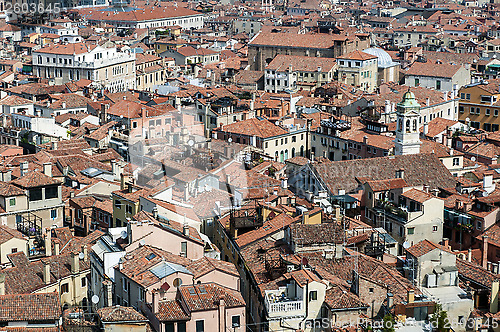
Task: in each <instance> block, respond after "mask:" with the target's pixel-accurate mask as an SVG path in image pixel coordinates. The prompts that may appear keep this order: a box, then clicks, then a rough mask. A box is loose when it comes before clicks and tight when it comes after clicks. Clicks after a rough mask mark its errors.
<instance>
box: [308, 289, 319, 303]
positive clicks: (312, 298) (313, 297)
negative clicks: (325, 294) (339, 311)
mask: <svg viewBox="0 0 500 332" xmlns="http://www.w3.org/2000/svg"><path fill="white" fill-rule="evenodd" d="M317 299H318V291H310V292H309V301H316V300H317Z"/></svg>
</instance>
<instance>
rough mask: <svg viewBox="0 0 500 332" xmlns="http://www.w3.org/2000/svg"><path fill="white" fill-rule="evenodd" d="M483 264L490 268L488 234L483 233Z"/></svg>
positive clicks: (484, 266)
mask: <svg viewBox="0 0 500 332" xmlns="http://www.w3.org/2000/svg"><path fill="white" fill-rule="evenodd" d="M482 258H483V259H482V262H481V265H482V266H483V268H485V269H486V268H488V236H487V235H483V257H482Z"/></svg>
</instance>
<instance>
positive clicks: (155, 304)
mask: <svg viewBox="0 0 500 332" xmlns="http://www.w3.org/2000/svg"><path fill="white" fill-rule="evenodd" d="M159 302H160V294H159V292H158V291H156V290H153V303H152V308H151V309H152V310H153V313H154V314H155V313H157V312H158V309H159V308H158V307H159Z"/></svg>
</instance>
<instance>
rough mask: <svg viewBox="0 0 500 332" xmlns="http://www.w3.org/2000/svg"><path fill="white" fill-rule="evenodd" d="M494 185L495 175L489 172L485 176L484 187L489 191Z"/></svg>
mask: <svg viewBox="0 0 500 332" xmlns="http://www.w3.org/2000/svg"><path fill="white" fill-rule="evenodd" d="M492 186H493V175H491V174H488V175H484V177H483V189H484V190H486V191H488V189H490V188H491V187H492Z"/></svg>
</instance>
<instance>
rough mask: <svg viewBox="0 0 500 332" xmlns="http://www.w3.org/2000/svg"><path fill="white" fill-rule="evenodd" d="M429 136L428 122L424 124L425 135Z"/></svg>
mask: <svg viewBox="0 0 500 332" xmlns="http://www.w3.org/2000/svg"><path fill="white" fill-rule="evenodd" d="M427 134H429V124H428V123H427V122H426V123H424V135H425V136H427Z"/></svg>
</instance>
